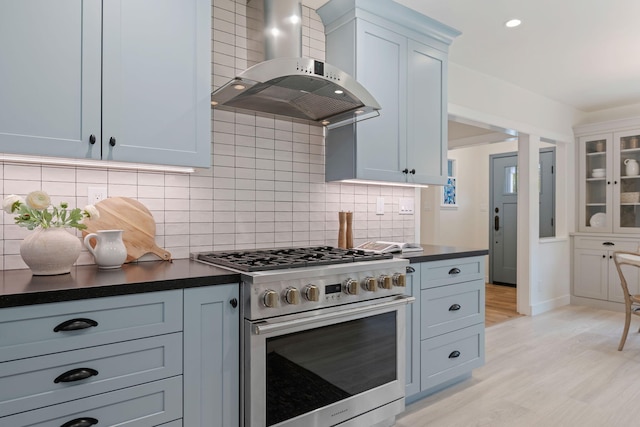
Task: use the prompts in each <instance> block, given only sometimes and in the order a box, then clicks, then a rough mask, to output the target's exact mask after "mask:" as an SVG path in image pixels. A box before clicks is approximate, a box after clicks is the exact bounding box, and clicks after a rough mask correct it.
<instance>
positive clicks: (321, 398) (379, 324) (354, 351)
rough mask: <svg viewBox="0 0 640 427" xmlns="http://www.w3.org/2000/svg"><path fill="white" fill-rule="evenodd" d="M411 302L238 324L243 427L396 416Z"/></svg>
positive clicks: (319, 426)
mask: <svg viewBox="0 0 640 427" xmlns="http://www.w3.org/2000/svg"><path fill="white" fill-rule="evenodd" d="M414 300H415V299H414V298H413V297H408V296H397V297H389V298H383V299H379V300H374V301H369V302H364V303H357V304H351V305H348V306H341V307H336V308H333V309H323V310H317V311H314V312H311V313H309V312H307V313H302V314H301V315H299V316H298V317H295V316H286V317H278V318H276V319H271V320H266V321H259V322H251V321H248V320H245V331H244V337H245V343H244V345H245V348H244V353H245V357H244V363H245V372H244V382H245V384H244V386H245V390H244V393H245V409H244V412H245V419H244V421H245V424H244V425H245V427H271V426H278V427H284V426H294V425H296V426H301V425H304V426H309V427H312V426H313V427H324V426H334V425H336V424H339V423H341V422H343V421H346V420H349V419H352V418H354V417H357V416H358V415H361V414H364V413H367V412H369V411H373V410H375V409H378V408H381V407H383V406H384V405H388V404H390V403H392V402H396V404H395V405H393V408H395V409H394V411H395V412H394V413H390V414H385V411H384V410H378V411H379V412H380V413H381V414H385V418H388V417H393V416H395V415H396V414H397V413H398V412H400V411H402V410H403V409H404V391H405V379H404V373H405V367H404V363H405V306H406V304H408V303H412V302H413V301H414ZM398 405H400V406H398ZM398 408H399V411H398V410H397V409H398ZM368 425H370V424H368Z"/></svg>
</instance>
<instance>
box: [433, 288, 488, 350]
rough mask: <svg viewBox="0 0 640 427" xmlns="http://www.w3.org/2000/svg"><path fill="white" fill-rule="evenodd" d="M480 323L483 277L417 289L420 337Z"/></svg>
mask: <svg viewBox="0 0 640 427" xmlns="http://www.w3.org/2000/svg"><path fill="white" fill-rule="evenodd" d="M480 322H484V280H474V281H471V282H464V283H459V284H455V285H447V286H440V287H437V288H430V289H423V290H422V291H420V324H421V328H420V338H421V339H427V338H431V337H435V336H437V335H442V334H444V333H447V332H451V331H454V330H456V329H462V328H466V327H467V326H471V325H475V324H477V323H480Z"/></svg>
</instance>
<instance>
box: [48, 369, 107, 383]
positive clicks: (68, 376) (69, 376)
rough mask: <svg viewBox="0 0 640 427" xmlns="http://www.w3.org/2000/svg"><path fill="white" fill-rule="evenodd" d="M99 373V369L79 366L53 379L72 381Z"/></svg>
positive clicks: (60, 381)
mask: <svg viewBox="0 0 640 427" xmlns="http://www.w3.org/2000/svg"><path fill="white" fill-rule="evenodd" d="M96 375H98V371H96V370H95V369H91V368H77V369H72V370H70V371H67V372H65V373H64V374H60V375H59V376H58V378H56V379H55V380H53V382H54V383H56V384H58V383H70V382H73V381H80V380H84V379H87V378H89V377H94V376H96Z"/></svg>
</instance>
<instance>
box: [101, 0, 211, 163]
mask: <svg viewBox="0 0 640 427" xmlns="http://www.w3.org/2000/svg"><path fill="white" fill-rule="evenodd" d="M103 13H104V20H103V22H104V23H103V38H104V40H103V92H102V93H103V104H102V106H103V115H102V120H103V156H102V158H103V159H105V160H122V161H134V162H144V163H159V164H175V165H189V166H203V167H209V166H210V165H211V157H210V144H211V132H210V129H211V100H210V93H211V2H210V0H188V1H185V0H127V1H108V2H104V12H103Z"/></svg>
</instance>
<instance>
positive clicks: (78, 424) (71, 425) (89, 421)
mask: <svg viewBox="0 0 640 427" xmlns="http://www.w3.org/2000/svg"><path fill="white" fill-rule="evenodd" d="M95 424H98V420H96V419H95V418H90V417H86V418H76V419H75V420H71V421H68V422H66V423H64V424H62V425H61V426H60V427H89V426H92V425H95Z"/></svg>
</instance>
